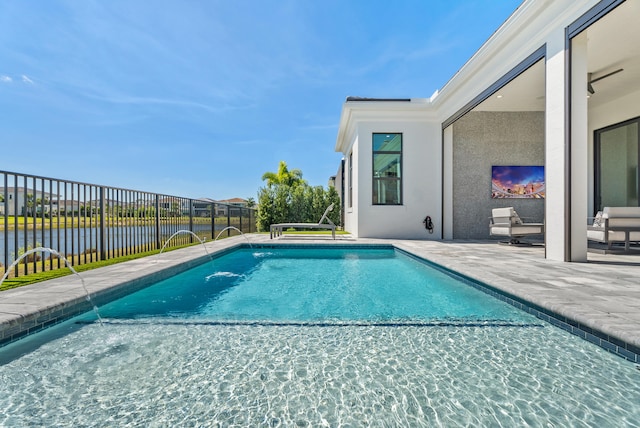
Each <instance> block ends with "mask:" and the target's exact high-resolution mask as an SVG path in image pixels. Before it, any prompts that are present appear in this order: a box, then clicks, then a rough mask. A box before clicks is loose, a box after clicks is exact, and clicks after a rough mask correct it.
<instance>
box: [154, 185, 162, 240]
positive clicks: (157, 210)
mask: <svg viewBox="0 0 640 428" xmlns="http://www.w3.org/2000/svg"><path fill="white" fill-rule="evenodd" d="M155 221H156V224H155V226H156V250H159V249H160V248H162V246H161V242H160V196H159V195H158V194H157V193H156V218H155Z"/></svg>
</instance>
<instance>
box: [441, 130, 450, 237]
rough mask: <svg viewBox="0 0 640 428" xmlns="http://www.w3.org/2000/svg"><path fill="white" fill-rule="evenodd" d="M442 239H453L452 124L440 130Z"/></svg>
mask: <svg viewBox="0 0 640 428" xmlns="http://www.w3.org/2000/svg"><path fill="white" fill-rule="evenodd" d="M442 239H453V125H449V126H448V127H447V128H446V129H444V130H443V131H442Z"/></svg>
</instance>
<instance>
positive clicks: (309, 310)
mask: <svg viewBox="0 0 640 428" xmlns="http://www.w3.org/2000/svg"><path fill="white" fill-rule="evenodd" d="M100 313H101V315H102V317H103V318H105V320H106V322H105V323H104V325H102V326H101V325H99V324H98V323H91V322H87V321H90V320H91V319H92V317H93V315H92V313H89V314H86V315H83V316H82V317H79V318H77V319H74V320H71V321H69V322H67V323H65V324H63V325H60V326H58V327H56V328H53V329H49V330H48V331H45V332H43V333H44V334H43V335H34V336H30V337H27V338H25V339H24V340H23V341H20V343H16V344H14V345H11V346H9V347H6V348H5V349H2V350H0V352H1V353H3V354H4V356H5V358H4V359H3V362H4V364H3V365H1V366H0V426H125V425H126V426H141V427H142V426H144V427H148V426H150V427H153V426H243V427H244V426H296V427H297V426H309V427H311V426H313V427H315V426H379V427H396V426H410V427H413V426H416V427H420V426H425V427H433V426H445V427H450V426H505V427H506V426H508V427H512V426H541V427H542V426H543V427H549V426H562V427H565V426H569V427H570V426H576V427H592V426H593V427H609V426H610V427H624V426H638V424H639V421H640V387H639V386H638V385H640V370H638V369H637V367H636V366H635V365H634V364H632V363H629V362H627V361H624V360H623V359H621V358H619V357H616V356H614V355H612V354H609V353H607V352H606V351H604V350H602V349H600V348H598V347H596V346H595V345H592V344H590V343H588V342H586V341H583V340H581V339H579V338H577V337H575V336H572V335H570V334H568V333H566V332H564V331H562V330H559V329H557V328H555V327H552V326H550V325H549V324H546V323H544V322H542V321H540V320H538V319H537V318H535V317H533V316H531V315H529V314H526V313H524V312H521V311H519V310H516V309H515V308H513V307H511V306H509V305H507V304H506V303H503V302H501V301H498V300H495V299H493V298H492V297H490V296H488V295H486V294H484V293H482V292H481V291H479V290H477V289H475V288H473V287H471V286H470V285H468V284H465V283H464V282H460V281H457V280H456V279H455V278H453V277H452V276H450V275H449V274H446V273H444V272H442V271H439V270H433V269H432V268H431V267H429V266H427V265H425V264H423V263H421V262H419V261H417V260H415V259H413V258H411V257H407V256H405V255H403V254H401V253H398V252H396V251H393V250H388V249H376V250H357V251H353V250H350V251H345V250H326V249H268V250H267V249H260V250H241V251H236V252H232V253H229V254H226V255H224V256H222V257H219V258H217V259H215V260H213V261H211V262H207V263H205V264H203V265H201V266H199V267H197V268H195V269H192V270H190V271H188V272H185V273H183V274H180V275H178V276H175V277H173V278H171V279H168V280H166V281H162V282H159V283H157V284H154V285H152V286H150V287H148V288H146V289H144V290H142V291H140V292H137V293H135V294H132V295H130V296H128V297H125V298H123V299H120V300H119V301H116V302H113V303H111V304H108V305H104V306H102V307H101V308H100ZM43 336H48V337H47V338H46V339H45V338H43ZM27 348H29V349H30V350H29V352H26V353H24V352H22V353H21V352H20V350H23V351H24V349H27Z"/></svg>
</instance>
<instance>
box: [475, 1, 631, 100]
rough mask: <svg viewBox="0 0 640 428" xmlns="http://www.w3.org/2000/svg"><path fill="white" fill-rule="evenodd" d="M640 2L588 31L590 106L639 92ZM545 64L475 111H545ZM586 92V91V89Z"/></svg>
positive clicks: (620, 9)
mask: <svg viewBox="0 0 640 428" xmlns="http://www.w3.org/2000/svg"><path fill="white" fill-rule="evenodd" d="M638 22H640V1H637V0H627V1H626V2H624V3H622V4H621V5H620V6H618V7H617V8H616V9H614V10H613V11H611V12H610V13H609V14H607V15H606V16H605V17H604V18H602V19H600V20H599V21H598V22H597V23H595V24H594V25H592V26H590V27H589V28H588V29H587V30H586V31H587V56H588V70H589V73H592V74H591V78H592V79H598V78H599V77H602V76H604V75H606V74H608V73H611V72H613V71H616V70H619V69H622V70H623V71H621V72H618V73H616V74H614V75H611V76H609V77H605V78H603V79H602V80H599V81H597V82H593V83H592V88H593V90H594V93H593V94H591V96H590V98H589V106H590V107H599V106H601V105H604V104H606V103H608V102H611V101H614V100H616V99H618V98H621V97H623V96H625V95H627V94H629V93H631V92H635V91H637V90H639V89H640V25H638ZM544 91H545V71H544V61H543V60H542V61H539V62H537V63H536V64H535V65H533V66H532V67H530V68H529V69H528V70H526V71H525V72H524V73H522V74H521V75H520V76H518V77H517V78H516V79H514V80H513V81H511V82H510V83H509V84H507V85H506V86H504V87H503V88H502V89H500V90H499V91H498V92H496V93H495V94H493V95H492V96H491V97H489V98H488V99H486V100H485V101H483V102H482V103H481V104H480V105H478V106H477V107H476V108H475V109H474V111H544V108H545V97H544ZM585 93H586V88H585Z"/></svg>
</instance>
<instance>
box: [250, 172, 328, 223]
mask: <svg viewBox="0 0 640 428" xmlns="http://www.w3.org/2000/svg"><path fill="white" fill-rule="evenodd" d="M262 180H263V181H266V186H264V187H261V188H260V189H259V190H258V215H257V222H258V229H259V230H262V231H265V230H269V226H270V225H271V224H275V223H291V222H295V223H317V222H318V221H319V220H320V218H321V217H322V214H324V212H325V210H326V209H327V207H328V206H329V205H331V204H334V208H333V211H330V212H329V213H328V215H327V217H329V219H330V220H331V221H332V222H333V223H334V224H336V225H340V196H339V195H338V192H337V191H336V189H335V188H333V187H328V188H327V189H325V188H324V187H323V186H311V185H309V184H308V183H307V182H306V181H305V180H304V179H303V178H302V171H301V170H299V169H291V170H289V168H288V167H287V163H286V162H284V161H280V164H279V166H278V171H277V172H266V173H264V175H263V176H262Z"/></svg>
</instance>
